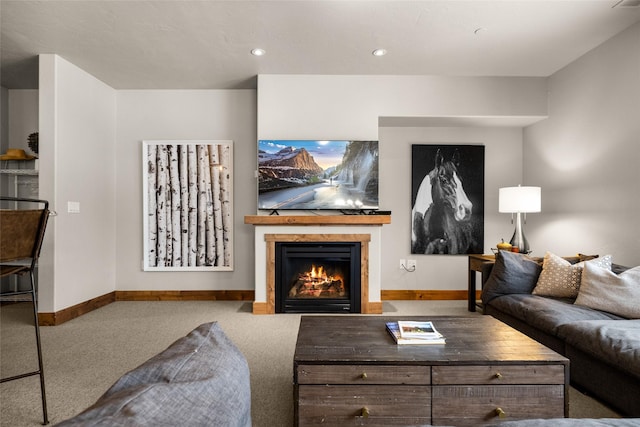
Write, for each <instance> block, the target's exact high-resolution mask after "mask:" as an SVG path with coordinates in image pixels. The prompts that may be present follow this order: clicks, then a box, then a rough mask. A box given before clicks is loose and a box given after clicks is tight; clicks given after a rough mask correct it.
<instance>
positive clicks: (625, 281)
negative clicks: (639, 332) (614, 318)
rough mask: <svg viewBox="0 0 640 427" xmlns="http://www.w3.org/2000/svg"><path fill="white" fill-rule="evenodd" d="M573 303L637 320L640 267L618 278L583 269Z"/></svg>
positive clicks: (605, 273) (639, 304) (610, 273)
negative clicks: (580, 283) (580, 282)
mask: <svg viewBox="0 0 640 427" xmlns="http://www.w3.org/2000/svg"><path fill="white" fill-rule="evenodd" d="M575 303H576V304H578V305H583V306H585V307H591V308H593V309H596V310H604V311H608V312H609V313H614V314H617V315H619V316H622V317H627V318H629V319H640V266H638V267H635V268H632V269H630V270H627V271H625V272H623V273H620V274H619V275H618V274H616V273H614V272H612V271H609V270H606V269H603V268H598V267H593V266H590V265H585V267H584V270H583V272H582V285H581V286H580V292H579V293H578V298H576V301H575Z"/></svg>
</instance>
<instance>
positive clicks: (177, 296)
mask: <svg viewBox="0 0 640 427" xmlns="http://www.w3.org/2000/svg"><path fill="white" fill-rule="evenodd" d="M254 298H255V292H254V291H116V301H253V300H254Z"/></svg>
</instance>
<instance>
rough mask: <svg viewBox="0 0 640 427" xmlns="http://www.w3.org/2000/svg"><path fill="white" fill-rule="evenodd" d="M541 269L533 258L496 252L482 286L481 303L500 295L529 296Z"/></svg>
mask: <svg viewBox="0 0 640 427" xmlns="http://www.w3.org/2000/svg"><path fill="white" fill-rule="evenodd" d="M541 269H542V267H541V266H540V264H539V263H538V262H536V260H534V259H533V258H531V257H529V256H527V255H524V254H520V253H515V252H508V251H498V254H497V255H496V262H495V265H494V266H493V268H492V269H491V273H490V274H489V278H488V279H487V281H486V282H485V283H484V285H483V286H482V296H481V298H482V302H483V303H484V304H487V303H488V302H489V301H491V300H492V299H494V298H495V297H498V296H500V295H507V294H530V293H531V291H532V289H533V287H534V286H535V284H536V282H537V280H538V276H539V275H540V271H541Z"/></svg>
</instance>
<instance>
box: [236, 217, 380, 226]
mask: <svg viewBox="0 0 640 427" xmlns="http://www.w3.org/2000/svg"><path fill="white" fill-rule="evenodd" d="M244 223H245V224H253V225H380V226H381V225H383V224H391V215H246V216H245V217H244Z"/></svg>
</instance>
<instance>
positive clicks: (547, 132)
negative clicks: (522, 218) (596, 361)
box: [524, 24, 640, 266]
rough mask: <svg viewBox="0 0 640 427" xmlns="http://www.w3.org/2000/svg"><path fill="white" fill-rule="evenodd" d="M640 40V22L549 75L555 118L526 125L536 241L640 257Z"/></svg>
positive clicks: (634, 260) (624, 260)
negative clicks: (536, 188) (538, 195)
mask: <svg viewBox="0 0 640 427" xmlns="http://www.w3.org/2000/svg"><path fill="white" fill-rule="evenodd" d="M639 47H640V24H636V25H635V26H633V27H631V28H629V29H627V30H626V31H624V32H622V33H621V34H619V35H617V36H616V37H614V38H612V39H611V40H609V41H607V42H605V43H604V44H602V45H601V46H599V47H598V48H596V49H594V50H592V51H591V52H589V53H587V54H586V55H584V56H583V57H581V58H579V59H578V60H576V61H574V62H573V63H571V64H569V65H568V66H567V67H565V68H564V69H562V70H561V71H559V72H557V73H555V74H554V75H553V76H551V77H550V78H549V119H548V120H545V121H543V122H540V123H539V124H536V125H533V126H530V127H528V128H526V129H525V133H524V141H525V142H524V160H525V164H524V174H525V180H526V181H527V182H528V183H531V184H535V185H540V186H541V187H542V213H541V214H538V215H535V216H534V215H532V216H531V217H530V219H531V221H530V227H529V230H530V231H529V233H528V238H529V241H530V242H531V244H532V245H534V246H536V247H541V248H546V249H547V250H550V251H553V252H555V253H558V254H563V255H564V254H575V253H577V252H582V253H597V254H606V253H610V254H612V255H613V259H614V262H617V263H619V264H623V265H629V266H635V265H640V221H639V220H638V218H639V217H640V189H639V188H638V185H639V184H640V167H639V165H640V48H639Z"/></svg>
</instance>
